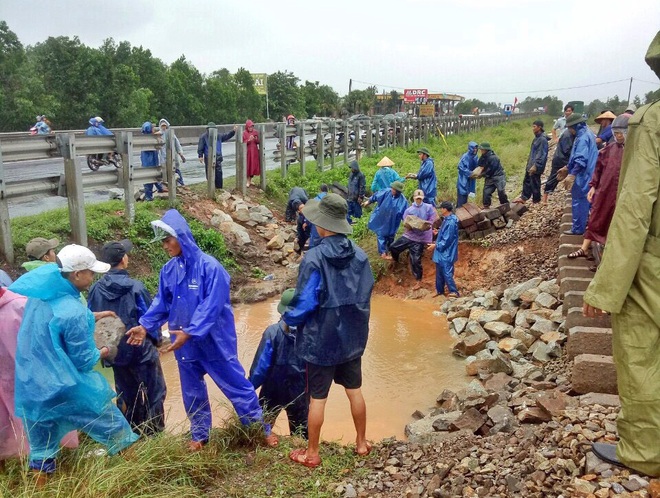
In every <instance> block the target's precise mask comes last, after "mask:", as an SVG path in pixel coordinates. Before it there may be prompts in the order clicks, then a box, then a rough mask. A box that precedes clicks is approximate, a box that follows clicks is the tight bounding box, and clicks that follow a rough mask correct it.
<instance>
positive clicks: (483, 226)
mask: <svg viewBox="0 0 660 498" xmlns="http://www.w3.org/2000/svg"><path fill="white" fill-rule="evenodd" d="M491 226H493V224H492V223H491V221H490V220H483V221H479V222H477V230H488V229H489V228H490V227H491Z"/></svg>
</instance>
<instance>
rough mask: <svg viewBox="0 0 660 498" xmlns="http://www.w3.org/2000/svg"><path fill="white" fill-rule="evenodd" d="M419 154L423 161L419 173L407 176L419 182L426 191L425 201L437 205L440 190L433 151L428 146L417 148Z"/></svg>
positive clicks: (420, 186)
mask: <svg viewBox="0 0 660 498" xmlns="http://www.w3.org/2000/svg"><path fill="white" fill-rule="evenodd" d="M417 155H418V157H419V160H420V161H421V165H420V166H419V171H418V172H417V173H408V174H407V175H406V178H411V179H413V180H417V181H418V182H419V188H420V189H421V190H423V191H424V202H425V203H427V204H431V205H432V206H435V196H436V193H437V191H438V180H437V178H436V176H435V164H434V163H433V159H431V153H430V152H429V150H428V149H427V148H426V147H420V148H419V149H417Z"/></svg>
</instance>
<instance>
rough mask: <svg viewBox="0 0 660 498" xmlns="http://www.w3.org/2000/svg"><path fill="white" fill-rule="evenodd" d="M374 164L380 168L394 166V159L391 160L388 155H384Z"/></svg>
mask: <svg viewBox="0 0 660 498" xmlns="http://www.w3.org/2000/svg"><path fill="white" fill-rule="evenodd" d="M376 166H378V167H379V168H382V167H383V166H394V161H392V160H391V159H390V158H389V157H387V156H385V157H383V158H382V159H381V160H380V161H378V164H377V165H376Z"/></svg>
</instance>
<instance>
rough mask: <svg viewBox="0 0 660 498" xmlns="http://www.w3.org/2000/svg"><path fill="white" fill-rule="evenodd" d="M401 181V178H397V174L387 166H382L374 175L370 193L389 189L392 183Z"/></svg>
mask: <svg viewBox="0 0 660 498" xmlns="http://www.w3.org/2000/svg"><path fill="white" fill-rule="evenodd" d="M401 181H403V178H401V177H400V176H399V173H397V172H396V171H394V170H393V169H392V168H390V167H389V166H383V167H382V168H379V169H378V171H376V174H375V175H374V180H373V181H372V182H371V192H372V193H374V194H375V193H376V192H380V191H381V190H385V189H389V188H390V185H392V182H401Z"/></svg>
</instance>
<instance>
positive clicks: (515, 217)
mask: <svg viewBox="0 0 660 498" xmlns="http://www.w3.org/2000/svg"><path fill="white" fill-rule="evenodd" d="M504 217H505V218H506V219H507V220H513V221H518V220H519V219H520V216H518V215H517V214H516V213H515V211H513V210H510V211H507V212H506V214H505V215H504Z"/></svg>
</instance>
